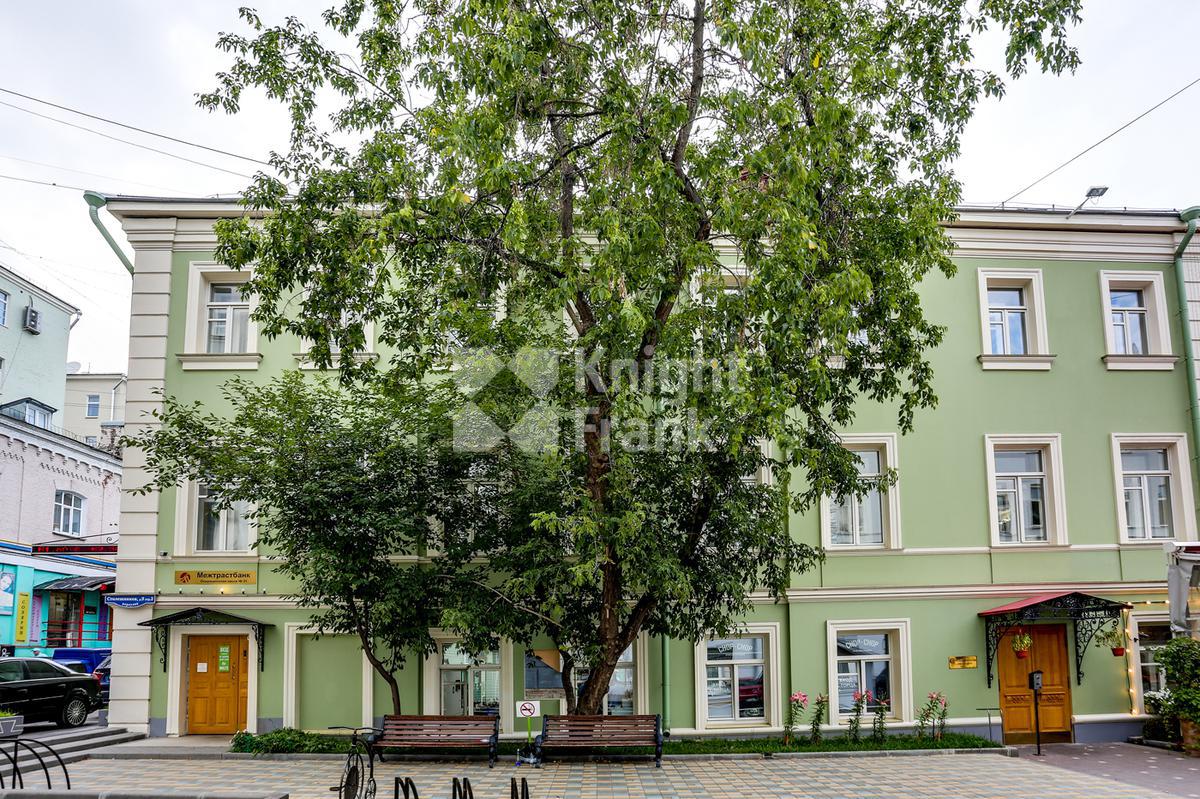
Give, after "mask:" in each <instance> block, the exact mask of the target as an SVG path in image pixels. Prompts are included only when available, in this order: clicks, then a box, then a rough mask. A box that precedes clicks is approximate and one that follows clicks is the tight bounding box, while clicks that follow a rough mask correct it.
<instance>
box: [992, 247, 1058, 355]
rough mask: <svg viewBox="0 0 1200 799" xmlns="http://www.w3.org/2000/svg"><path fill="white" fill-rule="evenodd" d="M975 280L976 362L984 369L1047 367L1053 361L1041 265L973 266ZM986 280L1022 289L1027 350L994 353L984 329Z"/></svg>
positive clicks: (1002, 285) (1000, 285)
mask: <svg viewBox="0 0 1200 799" xmlns="http://www.w3.org/2000/svg"><path fill="white" fill-rule="evenodd" d="M976 274H977V276H978V282H979V333H980V350H979V351H980V353H982V354H981V355H980V356H979V364H980V366H982V367H983V368H984V369H985V370H989V371H990V370H994V369H1015V370H1024V371H1043V372H1044V371H1048V370H1049V369H1050V367H1051V366H1053V365H1054V355H1052V354H1051V352H1050V343H1049V335H1048V333H1047V330H1046V300H1045V293H1044V292H1043V291H1042V270H1041V269H983V268H980V269H978V270H976ZM988 283H993V284H995V285H996V286H998V287H1013V288H1016V287H1020V288H1023V289H1025V292H1026V297H1025V307H1026V309H1027V310H1026V318H1025V337H1026V345H1027V347H1028V350H1029V352H1028V353H1027V354H1025V355H1006V354H1004V353H999V354H994V353H992V352H991V339H992V337H991V334H990V331H989V329H988V327H989V326H988V298H987V293H988Z"/></svg>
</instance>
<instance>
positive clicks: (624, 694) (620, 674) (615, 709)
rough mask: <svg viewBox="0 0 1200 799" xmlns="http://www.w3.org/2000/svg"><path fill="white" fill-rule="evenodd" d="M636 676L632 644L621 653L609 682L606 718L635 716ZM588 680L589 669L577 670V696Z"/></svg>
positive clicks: (605, 704) (605, 703) (605, 706)
mask: <svg viewBox="0 0 1200 799" xmlns="http://www.w3.org/2000/svg"><path fill="white" fill-rule="evenodd" d="M636 675H637V669H636V668H635V667H634V663H633V644H630V645H629V647H628V648H627V649H626V650H625V651H624V652H622V653H621V659H620V660H619V661H617V667H616V668H615V669H613V675H612V677H611V678H610V679H609V681H608V693H607V694H605V696H604V714H605V715H606V716H632V715H633V714H634V699H635V697H636V696H637V693H636V691H635V686H634V680H635V679H636ZM587 678H588V670H587V669H576V670H575V691H576V696H578V692H579V690H581V689H582V688H583V684H584V682H586V681H587Z"/></svg>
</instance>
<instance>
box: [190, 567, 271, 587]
mask: <svg viewBox="0 0 1200 799" xmlns="http://www.w3.org/2000/svg"><path fill="white" fill-rule="evenodd" d="M256 582H258V574H257V573H256V572H255V571H254V570H253V569H188V570H186V571H177V572H175V585H254V584H255V583H256Z"/></svg>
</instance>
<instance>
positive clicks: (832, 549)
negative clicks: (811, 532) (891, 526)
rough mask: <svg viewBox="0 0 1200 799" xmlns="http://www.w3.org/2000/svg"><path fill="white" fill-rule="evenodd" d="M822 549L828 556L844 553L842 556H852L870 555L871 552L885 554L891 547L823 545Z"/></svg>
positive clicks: (881, 545) (878, 545)
mask: <svg viewBox="0 0 1200 799" xmlns="http://www.w3.org/2000/svg"><path fill="white" fill-rule="evenodd" d="M824 548H825V552H826V553H827V554H830V555H836V554H838V553H839V552H841V553H844V554H853V553H859V554H862V553H866V554H870V553H872V552H887V551H889V550H890V549H891V547H888V546H887V545H885V544H862V545H852V544H825V545H824Z"/></svg>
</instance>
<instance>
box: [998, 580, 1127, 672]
mask: <svg viewBox="0 0 1200 799" xmlns="http://www.w3.org/2000/svg"><path fill="white" fill-rule="evenodd" d="M1129 607H1130V606H1129V605H1126V604H1125V603H1123V602H1114V601H1112V600H1111V599H1104V598H1102V597H1098V596H1090V595H1088V594H1084V593H1081V592H1078V591H1075V592H1071V593H1068V594H1063V595H1061V596H1055V597H1052V598H1049V599H1046V600H1045V601H1042V602H1038V603H1037V604H1033V605H1028V606H1026V607H1021V608H1017V609H1015V610H1012V611H1011V612H1008V613H993V614H992V615H986V616H984V617H983V624H984V637H985V643H986V661H987V663H986V666H987V684H988V687H989V688H991V687H992V681H993V679H994V678H993V673H992V672H993V667H994V666H995V664H996V654H997V652H998V651H999V649H1000V641H1001V639H1003V638H1004V636H1005V635H1006V634H1007V633H1008V632H1009V631H1010V630H1012V629H1013V628H1014V627H1017V626H1019V625H1021V624H1032V623H1033V622H1037V621H1063V622H1066V621H1072V622H1074V625H1073V632H1074V641H1075V683H1076V684H1077V685H1082V684H1083V656H1084V655H1085V654H1086V653H1087V648H1088V646H1089V645H1090V644H1091V643H1092V639H1093V638H1095V637H1096V633H1097V632H1099V631H1100V630H1101V629H1103V628H1104V627H1106V626H1108V625H1109V624H1120V623H1121V613H1122V611H1124V610H1127V609H1128V608H1129Z"/></svg>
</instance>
